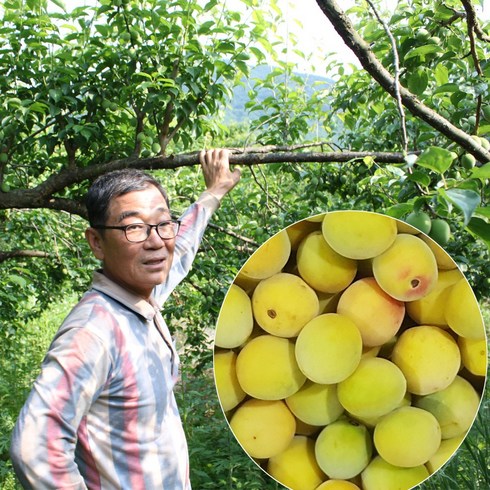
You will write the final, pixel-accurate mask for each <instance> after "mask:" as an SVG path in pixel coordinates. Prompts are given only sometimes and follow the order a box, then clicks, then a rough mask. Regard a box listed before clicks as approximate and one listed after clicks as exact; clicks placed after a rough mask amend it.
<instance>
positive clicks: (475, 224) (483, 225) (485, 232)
mask: <svg viewBox="0 0 490 490" xmlns="http://www.w3.org/2000/svg"><path fill="white" fill-rule="evenodd" d="M467 228H468V230H470V231H471V232H472V233H474V234H475V235H477V236H478V237H480V238H481V239H482V240H483V241H484V242H485V244H486V245H487V247H488V248H489V249H490V224H489V223H487V222H486V221H485V220H483V219H481V218H471V220H470V222H469V223H468V226H467Z"/></svg>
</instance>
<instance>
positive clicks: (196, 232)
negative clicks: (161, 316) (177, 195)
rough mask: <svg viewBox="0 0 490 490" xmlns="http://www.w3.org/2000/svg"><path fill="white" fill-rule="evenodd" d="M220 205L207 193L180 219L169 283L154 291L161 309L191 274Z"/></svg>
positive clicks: (215, 198) (217, 200) (216, 199)
mask: <svg viewBox="0 0 490 490" xmlns="http://www.w3.org/2000/svg"><path fill="white" fill-rule="evenodd" d="M219 205H220V201H219V199H218V198H217V197H215V196H214V195H213V194H211V193H210V192H207V191H205V192H203V193H202V194H201V196H200V197H199V199H198V200H197V201H196V202H195V203H194V204H192V205H191V206H190V207H189V208H188V209H187V210H186V211H185V212H184V214H183V215H182V217H181V218H180V221H181V224H180V229H179V234H178V235H177V237H176V239H175V250H174V257H173V262H172V267H171V269H170V272H169V275H168V278H167V281H166V282H165V283H164V284H162V285H159V286H157V287H156V288H155V290H154V297H155V300H156V302H157V304H158V306H159V307H160V308H161V307H162V306H163V303H164V302H165V300H166V299H167V298H168V297H169V296H170V293H171V292H172V291H173V290H174V289H175V287H176V286H177V285H178V284H179V283H180V282H181V281H182V280H183V279H184V278H185V277H186V276H187V274H188V273H189V271H190V269H191V267H192V263H193V262H194V258H195V256H196V254H197V251H198V249H199V245H200V244H201V240H202V237H203V235H204V231H205V230H206V227H207V225H208V223H209V220H210V218H211V216H212V214H213V213H214V211H216V210H217V209H218V208H219Z"/></svg>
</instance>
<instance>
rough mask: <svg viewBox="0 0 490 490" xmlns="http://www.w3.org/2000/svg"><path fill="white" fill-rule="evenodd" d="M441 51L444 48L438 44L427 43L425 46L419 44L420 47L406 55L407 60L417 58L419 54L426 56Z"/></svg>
mask: <svg viewBox="0 0 490 490" xmlns="http://www.w3.org/2000/svg"><path fill="white" fill-rule="evenodd" d="M440 52H442V49H441V47H440V46H438V45H437V44H425V45H424V46H419V47H418V48H415V49H412V51H410V52H409V53H408V54H407V55H406V56H405V60H408V59H410V58H416V57H418V56H420V57H425V56H426V55H428V54H433V53H440Z"/></svg>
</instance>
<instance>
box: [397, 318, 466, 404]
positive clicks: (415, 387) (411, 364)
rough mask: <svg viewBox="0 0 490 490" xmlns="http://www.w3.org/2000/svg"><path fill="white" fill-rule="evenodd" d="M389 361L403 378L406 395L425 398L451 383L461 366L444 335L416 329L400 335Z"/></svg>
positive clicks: (422, 327)
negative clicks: (408, 393)
mask: <svg viewBox="0 0 490 490" xmlns="http://www.w3.org/2000/svg"><path fill="white" fill-rule="evenodd" d="M392 361H393V362H394V363H395V364H396V365H397V366H398V367H399V368H400V369H401V371H402V373H403V374H404V376H405V378H406V380H407V387H408V391H410V392H411V393H414V394H416V395H428V394H430V393H434V392H436V391H440V390H443V389H444V388H446V387H447V386H449V385H450V384H451V383H452V382H453V380H454V378H455V377H456V375H457V374H458V371H459V368H460V365H461V355H460V352H459V348H458V345H457V343H456V341H455V340H454V339H453V337H451V335H449V333H448V332H446V331H444V330H442V329H441V328H439V327H433V326H430V325H420V326H416V327H412V328H409V329H407V330H405V331H404V332H403V333H402V334H401V335H400V338H399V339H398V341H397V342H396V344H395V346H394V347H393V352H392Z"/></svg>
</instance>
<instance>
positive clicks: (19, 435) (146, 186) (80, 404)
mask: <svg viewBox="0 0 490 490" xmlns="http://www.w3.org/2000/svg"><path fill="white" fill-rule="evenodd" d="M200 162H201V166H202V169H203V175H204V179H205V183H206V191H205V192H203V193H202V194H201V196H200V197H199V199H198V200H197V202H196V203H194V204H193V205H192V206H190V208H189V209H188V210H187V211H186V212H185V213H184V215H183V216H182V218H181V220H180V222H177V221H175V220H173V219H172V217H171V214H170V209H169V203H168V199H167V196H166V193H165V191H164V190H163V188H162V187H161V186H160V184H159V183H158V182H157V181H155V180H154V179H153V178H152V177H150V176H149V175H147V174H145V173H143V172H140V171H134V170H122V171H116V172H113V173H110V174H106V175H104V176H101V177H100V178H99V179H97V180H96V181H95V182H94V183H93V185H92V186H91V188H90V190H89V192H88V195H87V201H86V203H87V210H88V215H89V222H90V227H89V228H88V229H87V231H86V239H87V241H88V243H89V245H90V248H91V250H92V252H93V253H94V255H95V256H96V257H97V258H98V259H99V260H101V262H102V269H101V271H97V272H95V273H94V279H93V284H92V287H91V289H90V290H89V291H88V292H87V293H86V294H85V295H84V297H83V298H82V299H81V301H80V302H79V303H78V304H77V305H76V306H75V308H74V309H73V310H72V312H71V313H70V314H69V315H68V317H67V318H66V319H65V321H64V322H63V325H62V326H61V327H60V329H59V331H58V332H57V334H56V336H55V338H54V340H53V342H52V344H51V346H50V348H49V351H48V353H47V355H46V358H45V360H44V362H43V365H42V368H41V373H40V375H39V377H38V378H37V380H36V381H35V383H34V386H33V389H32V391H31V393H30V395H29V397H28V400H27V401H26V403H25V405H24V407H23V408H22V411H21V413H20V416H19V419H18V421H17V424H16V426H15V429H14V432H13V435H12V444H11V457H12V461H13V464H14V468H15V471H16V474H17V476H18V478H19V480H20V481H21V483H22V485H23V486H24V487H25V488H28V489H29V488H31V489H35V490H44V489H56V490H60V489H77V490H78V489H86V488H89V489H111V490H112V489H127V490H139V489H166V490H167V489H168V490H180V489H186V490H187V489H190V482H189V468H188V454H187V446H186V441H185V436H184V432H183V429H182V425H181V421H180V417H179V414H178V411H177V406H176V403H175V398H174V394H173V386H174V384H175V382H176V380H177V372H178V356H177V353H176V351H175V347H174V345H173V342H172V338H171V337H170V333H169V330H168V328H167V326H166V325H165V322H164V321H163V318H162V316H161V313H160V309H161V308H162V306H163V303H164V301H165V299H166V298H167V297H168V295H169V294H170V293H171V291H172V290H173V288H174V287H175V286H176V285H177V284H178V283H179V282H180V281H181V280H182V279H183V278H184V277H185V276H186V274H187V273H188V271H189V269H190V267H191V264H192V261H193V259H194V256H195V254H196V252H197V249H198V246H199V243H200V240H201V238H202V235H203V233H204V229H205V227H206V225H207V223H208V221H209V219H210V216H211V214H212V213H213V211H215V210H216V209H217V207H218V206H219V202H220V200H221V198H222V197H223V196H224V195H225V194H226V193H227V192H229V191H230V190H231V189H232V188H233V187H234V186H235V185H236V184H237V183H238V181H239V179H240V172H239V170H238V169H235V170H234V171H233V172H232V171H231V170H230V168H229V160H228V151H227V150H210V151H207V152H204V151H203V152H201V153H200ZM183 314H184V312H183Z"/></svg>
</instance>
